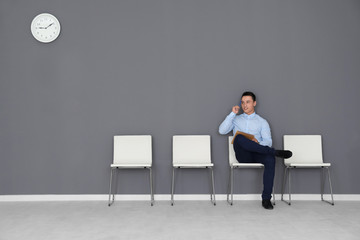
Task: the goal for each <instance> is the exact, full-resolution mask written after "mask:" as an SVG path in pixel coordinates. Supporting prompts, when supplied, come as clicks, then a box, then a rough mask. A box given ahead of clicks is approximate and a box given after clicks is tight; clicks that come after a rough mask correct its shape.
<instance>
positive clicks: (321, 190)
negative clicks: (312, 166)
mask: <svg viewBox="0 0 360 240" xmlns="http://www.w3.org/2000/svg"><path fill="white" fill-rule="evenodd" d="M324 188H325V174H324V167H321V189H320V194H321V201H324Z"/></svg>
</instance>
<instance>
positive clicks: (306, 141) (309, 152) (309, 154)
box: [284, 135, 323, 164]
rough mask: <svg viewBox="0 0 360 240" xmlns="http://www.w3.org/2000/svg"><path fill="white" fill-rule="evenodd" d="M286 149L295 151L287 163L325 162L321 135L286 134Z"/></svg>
mask: <svg viewBox="0 0 360 240" xmlns="http://www.w3.org/2000/svg"><path fill="white" fill-rule="evenodd" d="M284 149H285V150H290V151H292V153H293V155H292V157H291V158H289V159H285V164H290V163H323V156H322V146H321V135H284Z"/></svg>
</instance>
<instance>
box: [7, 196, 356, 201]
mask: <svg viewBox="0 0 360 240" xmlns="http://www.w3.org/2000/svg"><path fill="white" fill-rule="evenodd" d="M284 197H286V199H287V197H288V196H287V195H284ZM154 198H155V201H170V199H171V195H170V194H155V195H154ZM280 198H281V195H280V194H276V195H275V199H276V200H280ZM324 198H325V199H330V195H329V194H325V195H324ZM108 199H109V195H105V194H79V195H63V194H41V195H0V202H47V201H107V200H108ZM115 199H116V201H149V200H150V196H149V194H118V195H115ZM174 199H175V200H178V201H204V200H210V195H208V194H176V195H174ZM226 199H227V196H226V194H217V195H216V200H218V201H225V200H226ZM260 199H261V196H260V194H234V200H240V201H249V200H250V201H251V200H260ZM291 199H292V200H294V201H317V200H320V195H319V194H292V195H291ZM334 200H335V201H360V194H334Z"/></svg>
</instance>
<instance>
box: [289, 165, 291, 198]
mask: <svg viewBox="0 0 360 240" xmlns="http://www.w3.org/2000/svg"><path fill="white" fill-rule="evenodd" d="M288 178H289V179H288V182H289V186H288V188H289V205H291V177H290V168H289V172H288Z"/></svg>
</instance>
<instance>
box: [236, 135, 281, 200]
mask: <svg viewBox="0 0 360 240" xmlns="http://www.w3.org/2000/svg"><path fill="white" fill-rule="evenodd" d="M234 150H235V155H236V159H237V160H238V162H239V163H262V164H264V167H265V168H264V175H263V185H264V189H263V193H262V195H261V196H262V199H271V193H272V190H273V186H274V176H275V149H273V148H270V147H267V146H262V145H260V144H258V143H256V142H254V141H251V140H249V139H247V138H246V137H244V136H242V135H237V136H236V138H235V140H234Z"/></svg>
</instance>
